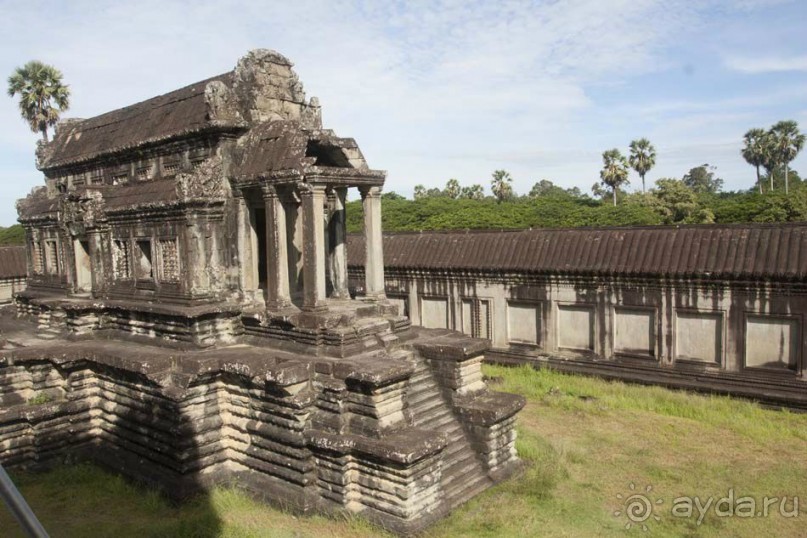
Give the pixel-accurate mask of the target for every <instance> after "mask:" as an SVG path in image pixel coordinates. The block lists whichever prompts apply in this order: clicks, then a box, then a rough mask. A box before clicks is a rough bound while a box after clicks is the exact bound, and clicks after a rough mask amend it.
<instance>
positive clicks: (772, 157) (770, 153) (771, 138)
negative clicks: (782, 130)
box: [760, 131, 779, 192]
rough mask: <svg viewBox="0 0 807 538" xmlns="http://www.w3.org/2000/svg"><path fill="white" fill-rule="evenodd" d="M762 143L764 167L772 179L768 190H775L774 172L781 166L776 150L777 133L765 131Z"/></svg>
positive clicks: (769, 178)
mask: <svg viewBox="0 0 807 538" xmlns="http://www.w3.org/2000/svg"><path fill="white" fill-rule="evenodd" d="M760 145H761V148H762V168H764V169H765V172H767V174H768V180H769V181H770V190H769V191H768V192H773V173H774V171H775V170H776V168H777V167H778V166H779V156H778V153H777V152H776V135H774V134H773V133H772V132H771V131H765V136H763V137H762V141H761V142H760Z"/></svg>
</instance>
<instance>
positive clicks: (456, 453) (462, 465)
mask: <svg viewBox="0 0 807 538" xmlns="http://www.w3.org/2000/svg"><path fill="white" fill-rule="evenodd" d="M412 361H413V365H414V367H415V371H414V373H413V374H412V377H411V378H410V381H409V392H408V398H407V400H408V402H409V411H410V412H411V414H412V421H413V424H412V425H413V426H415V427H417V428H423V429H426V430H431V431H434V432H438V433H442V434H444V435H445V436H446V438H447V440H448V444H447V446H446V448H445V449H444V451H443V474H442V480H441V486H442V490H443V494H444V502H445V507H446V509H448V510H453V509H454V508H455V507H456V506H458V505H460V504H462V503H463V502H465V501H467V500H468V499H470V498H471V497H473V496H475V495H476V494H478V493H480V492H481V491H483V490H484V489H485V488H487V487H489V486H490V485H491V484H492V483H493V482H492V480H491V479H490V478H489V477H488V475H487V473H486V471H485V468H484V467H483V465H482V462H481V461H480V460H479V458H478V457H477V454H476V451H475V450H474V449H473V447H472V445H471V439H470V437H469V435H468V434H467V433H466V431H465V429H464V428H463V426H462V423H461V422H460V421H459V419H458V418H457V416H456V415H455V413H454V411H453V405H452V402H451V399H450V397H449V396H448V395H446V394H444V391H443V389H441V388H440V386H439V384H438V381H437V379H436V376H435V375H434V373H433V372H432V369H431V367H430V366H429V364H428V362H427V361H426V359H423V358H422V357H419V356H418V355H417V354H415V356H414V357H413V359H412Z"/></svg>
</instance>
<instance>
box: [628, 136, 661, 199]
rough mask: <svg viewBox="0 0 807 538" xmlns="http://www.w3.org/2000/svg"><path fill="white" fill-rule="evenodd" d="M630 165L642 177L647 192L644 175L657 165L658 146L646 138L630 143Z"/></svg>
mask: <svg viewBox="0 0 807 538" xmlns="http://www.w3.org/2000/svg"><path fill="white" fill-rule="evenodd" d="M629 162H630V166H631V168H633V169H634V170H636V173H638V174H639V177H641V178H642V192H645V185H644V176H645V174H646V173H648V172H649V171H650V169H651V168H653V167H654V166H655V165H656V148H654V147H653V144H651V143H650V140H648V139H646V138H640V139H639V140H634V141H633V142H631V143H630V159H629Z"/></svg>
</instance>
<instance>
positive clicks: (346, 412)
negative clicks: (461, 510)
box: [0, 330, 524, 534]
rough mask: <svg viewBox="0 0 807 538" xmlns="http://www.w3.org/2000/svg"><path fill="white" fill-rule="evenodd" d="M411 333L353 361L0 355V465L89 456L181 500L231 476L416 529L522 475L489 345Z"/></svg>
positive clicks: (271, 493)
mask: <svg viewBox="0 0 807 538" xmlns="http://www.w3.org/2000/svg"><path fill="white" fill-rule="evenodd" d="M410 336H411V337H412V338H411V340H409V341H408V342H407V343H405V344H400V343H398V344H395V345H390V346H388V347H387V348H385V347H383V346H376V347H375V348H374V349H372V350H369V351H366V352H364V353H356V354H354V355H353V356H351V357H349V358H338V357H328V356H316V355H311V354H304V353H300V352H293V351H289V350H283V349H280V348H276V347H266V346H262V347H257V346H252V345H246V344H238V345H232V346H228V347H222V348H217V349H208V350H193V351H187V350H185V351H183V350H179V349H175V350H169V349H166V348H165V347H158V346H146V345H143V346H137V347H133V346H126V345H125V344H121V343H120V342H115V341H109V340H107V341H100V340H87V341H75V342H67V343H65V342H60V343H59V344H58V345H56V343H55V342H54V343H52V344H48V343H45V344H43V345H39V346H32V347H27V348H18V349H14V350H6V351H2V352H0V461H2V463H3V464H4V465H21V466H37V465H41V464H47V463H49V462H53V461H55V460H58V459H61V458H65V457H71V458H82V459H89V460H93V461H96V462H99V463H101V464H104V465H106V466H108V467H111V468H113V469H116V470H117V471H119V472H121V473H124V474H126V475H128V476H130V477H132V478H134V479H137V480H139V481H144V482H147V483H150V484H152V485H154V486H156V487H159V488H161V489H162V490H164V491H165V492H166V493H167V494H168V495H170V496H172V497H177V498H182V497H185V496H187V495H189V494H191V493H193V492H195V491H198V490H199V489H200V488H205V487H209V486H210V485H213V484H218V483H222V482H231V481H235V482H236V483H237V484H238V485H239V486H241V487H244V488H246V489H247V490H249V491H251V492H253V493H254V494H255V495H257V496H260V497H261V498H264V499H266V500H268V501H270V502H274V503H276V504H279V505H283V506H285V507H288V508H292V509H294V510H297V511H299V512H304V513H305V512H310V511H326V512H327V511H346V512H349V513H355V514H362V515H363V516H365V517H367V518H368V519H370V520H372V521H375V522H377V523H378V524H380V525H383V526H384V527H386V528H388V529H391V530H393V531H395V532H399V533H402V534H406V533H411V532H416V531H418V530H420V529H422V528H424V527H425V526H426V525H428V524H429V523H431V522H433V521H434V520H435V519H437V518H439V517H441V516H443V515H445V514H446V513H447V512H448V511H449V510H451V509H452V508H454V507H455V506H457V505H458V504H460V503H462V502H464V501H466V500H467V499H469V498H470V497H472V496H473V495H475V494H477V493H478V492H480V491H482V490H483V489H484V488H486V487H488V486H489V485H491V484H493V483H495V482H496V481H498V480H501V479H502V478H504V477H505V476H507V475H509V474H511V473H512V472H514V471H515V470H516V469H517V468H518V467H519V461H518V459H517V457H516V454H515V445H514V443H515V429H514V417H515V415H516V413H517V412H518V411H519V410H520V409H521V407H522V406H523V405H524V401H523V399H522V398H520V397H517V396H513V395H507V394H498V393H493V392H490V391H488V389H487V388H486V387H485V384H484V383H483V382H482V379H481V371H480V361H481V359H482V353H483V352H484V351H485V349H486V344H485V343H484V342H482V341H479V340H472V339H468V338H464V337H462V336H459V335H456V334H454V333H448V332H446V331H442V332H436V331H427V330H420V331H418V333H416V334H412V335H410ZM45 400H46V401H45ZM29 401H33V402H40V403H36V404H31V403H28V402H29ZM43 402H44V403H43Z"/></svg>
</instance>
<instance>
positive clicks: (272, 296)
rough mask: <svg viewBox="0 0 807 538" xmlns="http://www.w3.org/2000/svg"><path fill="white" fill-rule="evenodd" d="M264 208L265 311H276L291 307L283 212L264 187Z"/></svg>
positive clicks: (269, 188)
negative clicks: (265, 258)
mask: <svg viewBox="0 0 807 538" xmlns="http://www.w3.org/2000/svg"><path fill="white" fill-rule="evenodd" d="M263 200H264V204H265V206H266V257H267V260H266V309H267V310H280V309H282V308H285V307H287V306H289V305H290V304H291V300H290V299H289V266H288V263H289V262H288V252H287V249H286V240H287V239H286V211H285V209H284V208H283V203H282V202H281V201H280V197H279V196H278V194H277V190H276V189H275V188H274V187H273V186H271V185H264V187H263Z"/></svg>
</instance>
